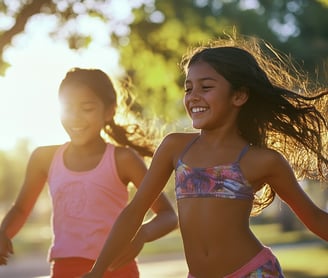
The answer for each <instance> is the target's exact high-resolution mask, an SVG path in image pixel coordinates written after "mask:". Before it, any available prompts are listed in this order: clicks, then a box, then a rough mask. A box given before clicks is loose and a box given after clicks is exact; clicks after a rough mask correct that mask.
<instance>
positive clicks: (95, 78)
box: [59, 68, 155, 157]
mask: <svg viewBox="0 0 328 278" xmlns="http://www.w3.org/2000/svg"><path fill="white" fill-rule="evenodd" d="M72 84H76V85H84V86H87V87H88V88H89V89H91V90H92V91H93V92H94V93H95V94H96V95H97V96H98V97H99V98H100V99H101V100H102V102H103V103H104V105H105V106H106V107H108V106H111V105H115V106H117V108H116V115H115V116H118V114H120V116H121V117H118V118H120V120H121V121H123V119H124V121H125V123H124V124H117V123H116V121H115V120H114V118H115V117H113V119H112V120H111V121H110V122H107V123H106V124H105V126H104V127H103V131H104V137H105V138H104V139H105V140H109V141H114V143H116V144H118V145H121V146H130V147H132V148H133V149H135V150H136V151H137V152H138V153H139V154H140V155H142V156H144V157H146V156H148V157H151V156H152V155H153V153H154V149H155V147H154V144H153V139H154V138H152V136H153V135H154V133H152V131H151V126H149V125H147V124H145V126H144V127H143V128H141V124H140V123H139V121H140V118H138V116H137V114H136V113H134V112H133V111H132V110H131V109H130V107H131V103H132V98H131V94H130V92H129V91H128V89H127V87H126V86H121V87H120V89H121V90H120V93H121V94H120V95H118V94H117V90H116V89H115V87H114V84H113V82H112V80H111V79H110V78H109V76H108V75H107V74H106V73H104V72H103V71H101V70H99V69H82V68H72V69H71V70H69V71H68V72H67V74H66V76H65V78H64V79H63V80H62V82H61V84H60V86H59V94H60V92H61V90H62V89H63V87H65V86H67V85H72ZM123 84H127V83H123V82H122V83H121V85H123ZM118 97H120V103H117V102H118ZM128 102H129V103H130V104H128ZM118 112H120V113H118ZM129 120H131V123H130V122H129ZM126 122H127V123H126ZM132 122H133V123H132Z"/></svg>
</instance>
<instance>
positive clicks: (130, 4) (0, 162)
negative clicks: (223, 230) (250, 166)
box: [0, 0, 328, 229]
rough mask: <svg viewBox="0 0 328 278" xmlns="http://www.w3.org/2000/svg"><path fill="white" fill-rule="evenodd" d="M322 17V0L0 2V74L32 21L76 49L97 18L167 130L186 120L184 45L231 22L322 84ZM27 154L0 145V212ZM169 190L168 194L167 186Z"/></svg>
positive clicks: (25, 145) (325, 22) (22, 147)
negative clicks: (86, 23)
mask: <svg viewBox="0 0 328 278" xmlns="http://www.w3.org/2000/svg"><path fill="white" fill-rule="evenodd" d="M122 5H124V9H126V10H129V11H130V12H131V15H132V16H122V13H121V12H118V11H120V10H122V11H123V6H122ZM327 15H328V1H327V0H272V1H268V0H179V1H176V0H126V1H121V0H103V1H101V0H82V1H76V0H19V1H16V0H0V16H1V20H2V22H6V24H1V26H0V72H1V74H2V75H4V74H5V72H6V70H7V69H8V67H10V64H9V63H8V62H7V61H6V58H5V52H6V49H8V48H10V47H12V46H13V45H14V43H15V38H16V37H17V36H19V35H20V34H22V33H24V32H25V30H26V29H27V28H29V22H30V21H31V20H32V19H34V20H35V19H37V18H41V17H42V18H51V19H54V18H55V20H56V27H55V28H54V29H53V31H51V32H49V37H50V38H52V39H53V40H62V41H65V42H66V43H67V47H69V48H71V49H76V51H79V50H80V49H87V48H88V45H89V44H90V43H91V42H92V41H93V39H94V37H95V36H97V35H99V34H98V33H97V30H94V32H92V33H85V32H84V29H83V27H81V26H83V25H82V23H81V22H82V21H83V20H84V19H88V20H90V22H91V21H97V22H99V21H101V22H102V23H103V24H104V26H105V27H106V34H104V36H107V38H108V47H112V48H115V49H117V51H119V53H120V57H121V58H120V63H121V65H122V68H123V69H125V74H126V75H127V76H129V78H131V81H132V84H133V91H134V93H135V94H136V96H137V101H138V102H139V103H140V104H141V105H136V106H135V107H134V108H135V109H136V110H137V111H139V112H140V113H143V114H144V115H147V116H150V117H157V118H159V119H160V120H161V121H162V123H165V124H168V128H169V129H170V130H173V129H177V128H180V127H179V125H181V126H185V127H187V126H188V124H184V123H186V118H185V113H184V109H183V105H182V96H183V75H182V72H181V71H180V70H179V67H178V64H179V62H180V59H181V56H182V55H183V53H185V52H186V50H187V49H188V48H189V47H191V46H195V45H198V44H199V43H202V42H207V41H209V40H210V39H213V38H216V37H219V36H222V35H223V34H225V33H231V31H232V30H233V28H236V30H237V32H238V33H240V34H243V35H252V36H253V35H254V36H257V37H259V38H261V39H264V40H266V41H268V42H269V43H270V44H271V45H272V46H273V47H274V48H276V49H278V50H279V51H281V52H283V53H286V54H287V55H291V56H292V57H293V59H294V60H295V62H296V63H298V64H299V65H300V66H301V67H302V68H303V69H304V70H305V71H306V72H308V73H309V77H310V78H311V79H313V80H314V81H318V82H320V83H327V82H326V80H327V77H328V28H327V26H328V16H327ZM0 140H1V139H0ZM30 152H31V149H30V145H29V142H28V141H24V140H22V141H20V142H17V145H16V148H15V149H14V150H11V151H0V213H1V212H3V213H4V211H6V210H7V209H8V208H9V205H10V203H11V202H13V200H14V198H15V196H16V194H17V191H18V188H19V187H20V186H21V183H22V181H23V178H24V172H25V166H26V163H27V160H28V157H29V154H30ZM309 184H311V183H309ZM169 188H171V189H168V190H169V191H170V192H169V194H170V195H171V196H173V193H172V190H173V187H172V186H170V187H169ZM315 188H318V190H319V191H318V192H319V193H318V192H314V193H313V196H314V197H315V198H316V200H317V201H318V202H319V204H320V205H321V206H325V203H326V202H327V194H326V192H327V190H326V189H323V187H322V186H321V187H320V186H316V187H315ZM322 192H324V194H322ZM316 200H315V201H316ZM39 206H40V210H36V212H35V213H36V214H38V211H43V212H45V213H50V209H51V208H50V205H49V203H47V202H45V203H42V201H41V202H40V203H39ZM276 207H279V205H277V206H276ZM275 211H280V212H281V211H283V209H277V210H275ZM284 215H288V214H287V213H286V214H284ZM267 216H268V217H269V218H270V219H271V220H273V219H275V220H278V218H279V215H277V214H276V213H275V214H274V217H272V215H271V212H270V210H269V212H268V214H267ZM289 219H290V218H288V219H287V221H281V223H286V226H285V228H286V229H288V227H292V226H293V225H290V224H291V221H290V220H289ZM293 221H294V220H293ZM288 225H289V226H288ZM297 225H298V224H297ZM297 225H296V226H297ZM287 226H288V227H287Z"/></svg>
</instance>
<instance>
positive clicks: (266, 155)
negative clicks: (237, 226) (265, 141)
mask: <svg viewBox="0 0 328 278" xmlns="http://www.w3.org/2000/svg"><path fill="white" fill-rule="evenodd" d="M241 167H242V169H243V172H244V174H245V176H246V178H247V180H248V181H249V182H250V183H251V184H253V186H255V187H260V186H261V185H262V184H264V183H267V182H268V180H270V179H271V177H272V176H273V175H276V171H280V170H281V169H282V167H288V163H287V161H286V160H285V158H284V157H283V156H282V155H281V154H280V153H279V152H277V151H275V150H273V149H269V148H259V147H251V148H250V149H249V151H248V152H247V155H245V157H244V158H243V159H242V161H241Z"/></svg>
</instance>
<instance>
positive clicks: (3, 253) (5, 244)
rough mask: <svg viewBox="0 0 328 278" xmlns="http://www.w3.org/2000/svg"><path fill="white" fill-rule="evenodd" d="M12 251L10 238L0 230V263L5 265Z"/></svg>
mask: <svg viewBox="0 0 328 278" xmlns="http://www.w3.org/2000/svg"><path fill="white" fill-rule="evenodd" d="M13 253H14V249H13V245H12V243H11V240H10V239H9V238H8V237H7V236H6V234H5V233H4V232H2V231H0V265H6V264H7V262H8V258H9V257H10V255H11V254H13Z"/></svg>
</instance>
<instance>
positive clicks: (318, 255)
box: [274, 245, 328, 278]
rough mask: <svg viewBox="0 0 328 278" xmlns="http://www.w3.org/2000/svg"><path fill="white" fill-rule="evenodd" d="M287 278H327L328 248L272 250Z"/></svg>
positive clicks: (311, 247) (312, 247)
mask: <svg viewBox="0 0 328 278" xmlns="http://www.w3.org/2000/svg"><path fill="white" fill-rule="evenodd" d="M274 253H275V255H276V256H277V257H278V259H279V261H280V264H281V267H282V269H283V270H284V273H285V275H286V277H288V278H310V277H311V278H312V277H313V278H314V277H315V278H319V277H320V278H324V277H325V278H327V277H328V246H327V245H326V246H324V245H323V246H310V247H305V246H303V247H299V248H292V249H288V248H280V249H277V250H274Z"/></svg>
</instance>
